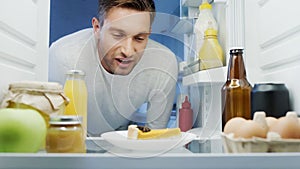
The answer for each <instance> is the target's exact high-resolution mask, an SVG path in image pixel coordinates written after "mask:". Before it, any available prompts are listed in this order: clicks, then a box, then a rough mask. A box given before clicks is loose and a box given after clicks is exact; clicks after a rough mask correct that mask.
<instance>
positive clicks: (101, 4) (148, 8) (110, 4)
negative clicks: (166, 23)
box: [98, 0, 155, 26]
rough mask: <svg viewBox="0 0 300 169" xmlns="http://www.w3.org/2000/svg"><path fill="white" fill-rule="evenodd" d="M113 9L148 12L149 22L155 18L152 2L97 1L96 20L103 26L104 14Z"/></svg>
mask: <svg viewBox="0 0 300 169" xmlns="http://www.w3.org/2000/svg"><path fill="white" fill-rule="evenodd" d="M115 7H120V8H128V9H134V10H137V11H145V12H150V21H151V23H153V20H154V17H155V4H154V1H153V0H98V19H99V21H100V26H103V22H104V19H105V17H106V14H107V13H108V12H109V11H110V10H111V9H112V8H115Z"/></svg>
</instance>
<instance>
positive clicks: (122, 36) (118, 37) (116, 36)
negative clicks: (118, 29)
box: [112, 33, 125, 39]
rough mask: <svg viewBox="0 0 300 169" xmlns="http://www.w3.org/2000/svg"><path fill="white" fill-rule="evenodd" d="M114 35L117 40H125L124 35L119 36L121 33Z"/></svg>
mask: <svg viewBox="0 0 300 169" xmlns="http://www.w3.org/2000/svg"><path fill="white" fill-rule="evenodd" d="M112 35H113V37H114V38H116V39H121V38H124V37H125V35H124V34H119V33H114V34H112Z"/></svg>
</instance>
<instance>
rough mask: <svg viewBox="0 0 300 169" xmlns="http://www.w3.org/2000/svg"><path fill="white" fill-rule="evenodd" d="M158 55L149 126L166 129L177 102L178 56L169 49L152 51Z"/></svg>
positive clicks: (149, 104)
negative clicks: (175, 101)
mask: <svg viewBox="0 0 300 169" xmlns="http://www.w3.org/2000/svg"><path fill="white" fill-rule="evenodd" d="M151 53H152V55H151V58H153V54H154V53H155V54H156V55H158V56H157V57H156V62H157V65H158V67H156V70H157V71H156V72H157V74H156V75H155V76H154V77H153V79H151V81H153V82H152V83H153V84H154V86H155V87H153V89H152V90H151V91H150V94H149V99H148V101H149V102H148V111H147V124H146V125H147V126H149V127H150V128H166V127H167V124H168V121H169V119H170V115H171V110H172V107H173V104H174V100H175V94H176V84H177V76H178V62H177V59H176V56H175V55H174V54H173V52H171V51H170V50H169V49H166V48H164V49H163V50H161V51H151Z"/></svg>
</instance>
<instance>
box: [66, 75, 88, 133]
mask: <svg viewBox="0 0 300 169" xmlns="http://www.w3.org/2000/svg"><path fill="white" fill-rule="evenodd" d="M66 75H67V79H66V82H65V85H64V93H65V95H66V96H67V97H68V98H69V99H70V102H69V104H68V105H67V107H66V109H65V113H64V114H65V115H77V116H82V118H83V122H82V127H83V129H84V131H85V133H87V88H86V84H85V80H84V77H85V73H84V72H83V71H81V70H69V71H68V72H67V73H66Z"/></svg>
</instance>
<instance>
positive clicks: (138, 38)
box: [134, 36, 146, 42]
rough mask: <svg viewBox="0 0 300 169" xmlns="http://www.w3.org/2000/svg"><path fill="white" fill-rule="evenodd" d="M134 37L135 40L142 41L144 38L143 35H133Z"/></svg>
mask: <svg viewBox="0 0 300 169" xmlns="http://www.w3.org/2000/svg"><path fill="white" fill-rule="evenodd" d="M134 39H135V40H136V41H139V42H142V41H144V40H145V39H146V38H145V37H142V36H137V37H134Z"/></svg>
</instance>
